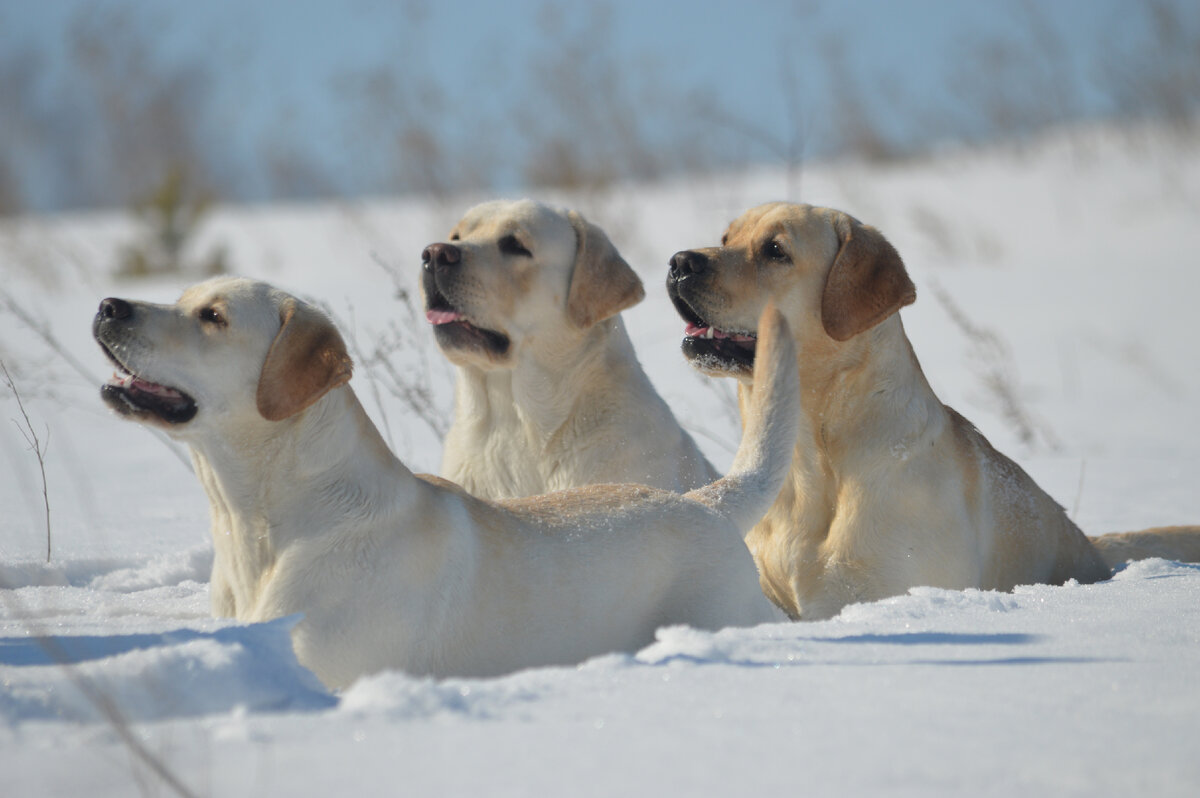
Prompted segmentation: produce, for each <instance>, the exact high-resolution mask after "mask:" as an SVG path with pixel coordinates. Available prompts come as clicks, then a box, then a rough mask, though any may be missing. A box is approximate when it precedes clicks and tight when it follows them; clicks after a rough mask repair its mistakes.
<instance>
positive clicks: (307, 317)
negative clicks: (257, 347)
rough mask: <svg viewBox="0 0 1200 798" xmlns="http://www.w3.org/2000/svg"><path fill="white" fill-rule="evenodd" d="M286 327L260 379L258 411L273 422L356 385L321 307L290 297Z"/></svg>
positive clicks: (282, 314)
mask: <svg viewBox="0 0 1200 798" xmlns="http://www.w3.org/2000/svg"><path fill="white" fill-rule="evenodd" d="M279 318H280V321H281V322H282V326H280V328H279V332H278V333H277V334H276V335H275V340H274V341H273V342H272V343H271V349H270V351H269V352H267V360H266V362H265V363H263V367H262V373H261V374H260V375H259V377H258V394H257V401H258V412H259V413H260V414H261V415H262V417H263V418H265V419H267V420H268V421H282V420H283V419H285V418H288V417H290V416H294V415H295V414H296V413H299V412H300V411H301V410H303V409H304V408H306V407H308V406H309V405H311V404H312V403H313V402H315V401H317V400H318V399H320V398H321V397H322V396H324V395H325V394H326V393H328V392H329V391H331V390H333V389H334V388H336V387H338V386H339V385H343V384H344V383H346V382H349V380H350V374H351V371H352V370H353V368H354V364H353V362H352V361H351V360H350V355H349V354H348V353H347V352H346V343H345V341H343V340H342V336H341V334H340V333H339V332H338V331H337V328H336V327H334V326H333V323H332V322H331V321H329V319H327V318H325V316H324V315H323V314H322V313H320V312H318V311H317V310H316V309H315V308H312V307H310V306H309V305H306V304H304V303H302V302H298V301H297V300H295V299H294V298H292V297H287V298H286V299H285V300H284V301H283V302H282V304H281V305H280V308H279Z"/></svg>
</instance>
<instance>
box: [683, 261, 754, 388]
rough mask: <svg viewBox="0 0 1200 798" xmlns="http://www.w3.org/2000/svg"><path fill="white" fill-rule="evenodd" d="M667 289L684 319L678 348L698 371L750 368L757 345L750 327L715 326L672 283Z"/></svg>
mask: <svg viewBox="0 0 1200 798" xmlns="http://www.w3.org/2000/svg"><path fill="white" fill-rule="evenodd" d="M667 293H668V294H669V295H670V297H671V302H672V303H673V304H674V305H675V309H676V310H677V311H679V315H680V316H682V317H683V320H684V321H685V322H687V326H686V327H685V328H684V333H683V334H684V338H683V343H682V344H681V346H680V348H681V349H682V350H683V356H684V357H686V358H687V359H688V362H690V363H691V364H692V365H693V366H695V367H696V368H698V369H700V370H702V371H715V372H727V373H729V372H732V373H735V374H740V373H746V372H751V371H753V370H754V349H755V347H756V346H757V345H758V337H757V336H756V335H755V334H754V332H753V331H750V330H722V329H720V328H718V327H715V326H713V325H712V324H710V323H709V322H707V321H706V320H705V319H704V318H703V317H701V315H700V314H699V313H697V312H696V309H695V308H693V307H692V306H691V305H690V304H689V303H688V301H687V300H686V299H684V298H683V297H682V296H680V295H679V291H678V288H676V286H675V285H673V284H671V283H668V285H667Z"/></svg>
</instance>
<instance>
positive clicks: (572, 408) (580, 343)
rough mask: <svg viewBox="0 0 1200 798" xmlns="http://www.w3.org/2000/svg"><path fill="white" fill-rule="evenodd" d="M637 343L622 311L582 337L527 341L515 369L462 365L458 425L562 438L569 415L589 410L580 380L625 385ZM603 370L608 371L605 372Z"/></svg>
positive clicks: (542, 442)
mask: <svg viewBox="0 0 1200 798" xmlns="http://www.w3.org/2000/svg"><path fill="white" fill-rule="evenodd" d="M632 362H636V360H635V359H634V355H633V344H632V343H631V342H630V340H629V335H628V334H627V333H626V331H625V324H624V322H623V321H621V318H620V317H619V316H617V317H615V318H612V319H608V320H605V321H602V322H600V323H599V324H596V325H595V326H593V327H591V328H590V329H588V330H586V331H584V332H583V333H582V334H581V335H580V336H579V337H578V338H571V339H570V340H569V341H567V342H565V343H562V344H558V345H555V346H541V347H533V346H527V347H524V348H522V350H521V351H520V352H518V353H517V362H516V365H515V366H514V367H513V368H512V369H505V370H491V371H484V370H483V369H479V368H475V367H471V366H464V367H460V368H459V369H458V384H457V387H456V391H455V404H456V406H455V414H454V416H455V424H458V423H460V422H463V423H468V424H474V425H476V426H477V429H478V430H482V431H485V432H498V431H503V432H504V433H505V434H506V435H507V434H510V433H511V431H513V430H515V429H520V430H521V432H522V437H523V438H524V439H525V440H528V441H530V442H533V443H535V444H536V445H538V446H541V447H545V446H546V445H548V444H550V443H551V442H552V441H553V440H555V439H558V438H561V437H562V436H563V433H564V430H563V426H564V424H565V423H566V422H567V421H568V419H572V418H578V417H579V414H580V413H581V412H582V413H584V414H587V413H589V412H591V411H590V408H588V407H587V406H586V403H587V402H588V400H589V398H590V397H589V396H588V395H587V394H583V393H581V392H580V389H579V386H581V385H594V384H597V381H598V380H600V381H602V382H603V383H605V384H608V385H623V384H626V383H627V381H628V379H630V377H629V376H628V375H626V374H615V373H614V372H626V371H628V370H629V366H628V364H629V363H632ZM601 375H608V376H607V377H602V376H601Z"/></svg>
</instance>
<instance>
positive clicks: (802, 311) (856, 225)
mask: <svg viewBox="0 0 1200 798" xmlns="http://www.w3.org/2000/svg"><path fill="white" fill-rule="evenodd" d="M667 293H668V295H669V296H670V297H671V301H672V302H673V303H674V305H675V308H676V310H678V311H679V314H680V315H681V316H682V317H683V319H684V321H685V322H686V323H687V327H686V335H685V337H684V339H683V352H684V356H685V357H686V358H687V359H688V360H689V361H690V362H691V363H692V365H694V366H695V367H696V368H698V369H700V370H701V371H704V372H706V373H709V374H713V375H717V376H735V377H738V378H739V379H749V378H750V376H751V373H752V371H753V365H754V349H755V337H756V336H755V333H756V331H755V325H756V324H757V321H758V318H759V316H760V314H761V313H762V309H763V308H764V307H765V306H766V304H767V301H768V300H772V299H773V300H774V301H775V303H776V304H777V305H778V306H779V308H780V310H782V311H783V313H784V315H785V316H786V317H787V319H788V322H789V324H790V326H791V328H792V330H793V334H794V335H795V337H796V338H797V340H798V341H804V342H806V343H813V342H825V343H828V344H829V345H830V346H831V347H836V346H837V345H839V344H844V343H846V342H850V341H853V340H854V339H855V338H856V337H857V336H859V335H861V334H862V333H864V332H866V331H867V330H869V329H871V328H873V327H875V326H876V325H878V324H879V323H881V322H882V321H884V320H885V319H886V318H888V317H889V316H891V315H892V314H893V313H895V312H896V311H898V310H899V309H900V308H901V307H903V306H905V305H909V304H911V303H912V302H913V301H914V300H915V299H916V289H915V288H914V287H913V284H912V281H911V280H910V279H909V277H908V273H907V272H906V271H905V269H904V263H903V262H902V261H901V260H900V255H899V254H898V253H897V252H896V250H895V248H894V247H892V245H891V244H889V243H888V242H887V240H886V239H885V238H884V237H883V235H882V234H881V233H880V232H879V231H878V230H876V229H875V228H873V227H870V226H868V225H864V224H862V223H861V222H859V221H858V220H857V219H855V218H853V217H851V216H849V215H848V214H845V213H842V212H841V211H835V210H832V209H829V208H816V207H813V206H811V205H794V204H791V203H772V204H769V205H762V206H759V207H757V208H753V209H751V210H749V211H747V212H746V213H744V214H743V215H742V216H740V217H739V218H738V219H736V220H734V221H733V223H732V224H730V225H729V229H728V230H727V231H726V232H725V235H724V236H723V237H722V239H721V246H719V247H709V248H706V249H694V250H685V251H683V252H677V253H675V255H674V256H672V258H671V263H670V270H669V272H668V275H667Z"/></svg>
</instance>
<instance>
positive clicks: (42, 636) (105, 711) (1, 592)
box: [0, 360, 196, 798]
mask: <svg viewBox="0 0 1200 798" xmlns="http://www.w3.org/2000/svg"><path fill="white" fill-rule="evenodd" d="M0 371H2V372H3V373H4V381H5V384H6V385H7V386H8V389H9V390H10V391H12V394H13V397H14V398H15V399H16V400H17V407H18V408H19V409H20V411H21V416H22V418H24V420H25V427H24V428H22V427H21V426H20V425H19V424H18V425H17V429H19V430H21V434H22V435H23V436H24V437H25V440H26V441H27V442H29V445H30V448H31V449H32V450H33V452H34V454H36V455H37V460H38V468H40V469H41V473H42V500H43V502H44V503H45V506H46V562H50V541H51V536H50V491H49V487H48V483H47V482H46V460H45V455H46V449H45V447H44V446H43V445H42V443H41V441H40V439H39V438H38V436H37V433H36V432H35V431H34V429H33V422H31V421H30V419H29V414H28V413H27V412H26V411H25V404H24V402H22V401H21V394H20V392H19V391H18V390H17V386H16V384H15V383H14V382H13V379H12V376H11V375H10V374H9V372H8V366H7V365H5V363H4V361H3V360H0ZM14 423H15V421H14ZM48 440H49V430H48V429H47V441H48ZM0 599H3V601H4V603H5V605H7V609H8V611H9V613H10V614H11V615H12V616H13V617H17V618H24V619H25V624H26V630H27V631H29V632H30V633H31V634H32V635H33V637H34V639H35V640H36V641H37V644H38V646H40V647H41V648H42V650H43V651H45V652H46V654H47V655H48V656H49V657H50V658H51V659H52V660H54V662H56V663H57V664H58V665H59V667H61V668H62V670H63V673H64V674H65V675H66V677H67V678H68V679H70V680H71V683H72V684H73V685H75V688H76V689H77V690H79V692H80V693H82V694H83V697H84V698H85V699H87V701H88V702H89V703H90V704H91V705H92V706H93V707H95V708H96V710H97V711H98V712H99V713H100V715H101V716H102V717H103V718H104V719H105V721H107V722H108V724H109V725H110V726H111V727H112V729H113V731H115V732H116V733H117V736H118V737H120V739H121V742H122V743H124V744H125V746H126V747H127V748H128V749H129V751H130V753H132V754H133V756H134V758H135V759H136V760H137V761H138V762H141V763H142V764H143V765H145V766H146V767H148V768H149V769H150V770H151V772H153V773H154V774H155V775H156V776H158V777H159V778H160V779H162V781H163V783H164V784H166V785H167V786H168V787H170V788H171V790H173V791H174V792H175V793H177V794H178V795H181V796H185V798H192V796H195V795H196V793H194V792H192V791H191V790H189V789H188V788H187V787H186V786H185V785H184V784H183V782H181V781H180V780H179V778H178V777H177V776H176V775H175V774H174V773H172V772H171V770H170V769H169V768H168V767H167V766H166V763H164V762H163V761H162V759H160V758H159V757H158V756H156V755H155V754H154V753H153V752H152V751H150V749H149V748H147V747H146V746H145V745H144V744H143V743H142V742H141V740H139V739H138V738H137V736H136V735H134V733H133V731H132V730H131V729H130V727H129V721H128V720H127V719H126V718H125V716H124V715H123V714H122V712H121V710H120V708H119V707H118V706H117V704H116V702H115V701H114V700H113V698H112V696H110V695H108V694H106V693H105V692H104V691H103V690H102V689H100V687H98V686H97V685H96V683H95V682H94V681H92V680H91V679H89V678H88V677H87V676H86V675H84V674H83V673H82V672H81V671H80V670H79V669H78V668H76V667H72V665H73V663H72V662H71V657H70V655H69V654H68V653H67V652H66V650H64V649H63V647H62V644H61V643H59V642H58V641H57V640H56V639H55V638H54V637H52V636H51V635H49V634H48V633H47V632H46V630H45V629H43V628H42V627H41V626H40V625H39V624H36V623H33V622H32V621H31V620H30V618H31V617H32V616H31V614H30V613H28V612H25V611H24V608H22V607H21V606H20V602H19V601H18V600H17V598H16V595H15V594H14V593H13V592H12V591H11V590H9V589H7V586H6V585H3V584H0Z"/></svg>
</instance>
